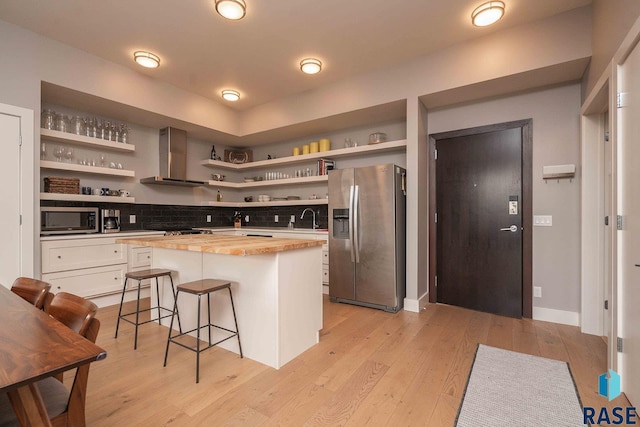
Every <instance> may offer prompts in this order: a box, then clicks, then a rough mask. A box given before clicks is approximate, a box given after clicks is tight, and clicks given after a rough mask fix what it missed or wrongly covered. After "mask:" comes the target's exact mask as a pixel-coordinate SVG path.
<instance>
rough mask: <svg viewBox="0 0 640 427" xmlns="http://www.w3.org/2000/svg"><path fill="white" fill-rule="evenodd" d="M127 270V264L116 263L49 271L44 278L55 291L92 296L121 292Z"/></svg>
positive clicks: (86, 296)
mask: <svg viewBox="0 0 640 427" xmlns="http://www.w3.org/2000/svg"><path fill="white" fill-rule="evenodd" d="M126 272H127V264H116V265H109V266H105V267H94V268H81V269H79V270H69V271H57V272H54V273H47V274H43V275H42V280H44V281H45V282H48V283H50V284H51V291H52V292H54V293H58V292H69V293H72V294H75V295H79V296H81V297H85V298H91V297H96V296H101V295H107V294H112V293H118V292H121V291H122V284H123V283H124V275H125V274H126Z"/></svg>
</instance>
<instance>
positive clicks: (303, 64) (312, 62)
mask: <svg viewBox="0 0 640 427" xmlns="http://www.w3.org/2000/svg"><path fill="white" fill-rule="evenodd" d="M300 70H302V72H303V73H305V74H317V73H319V72H320V70H322V62H320V60H319V59H315V58H306V59H303V60H302V61H300Z"/></svg>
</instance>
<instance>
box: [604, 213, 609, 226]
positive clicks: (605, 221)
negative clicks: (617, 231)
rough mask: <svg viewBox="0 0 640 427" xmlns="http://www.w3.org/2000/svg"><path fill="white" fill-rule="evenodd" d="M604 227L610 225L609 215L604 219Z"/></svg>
mask: <svg viewBox="0 0 640 427" xmlns="http://www.w3.org/2000/svg"><path fill="white" fill-rule="evenodd" d="M604 225H609V215H607V216H605V217H604Z"/></svg>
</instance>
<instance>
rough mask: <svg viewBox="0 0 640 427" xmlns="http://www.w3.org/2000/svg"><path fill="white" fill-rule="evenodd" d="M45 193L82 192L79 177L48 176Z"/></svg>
mask: <svg viewBox="0 0 640 427" xmlns="http://www.w3.org/2000/svg"><path fill="white" fill-rule="evenodd" d="M44 192H45V193H63V194H80V179H79V178H62V177H59V176H48V177H45V178H44Z"/></svg>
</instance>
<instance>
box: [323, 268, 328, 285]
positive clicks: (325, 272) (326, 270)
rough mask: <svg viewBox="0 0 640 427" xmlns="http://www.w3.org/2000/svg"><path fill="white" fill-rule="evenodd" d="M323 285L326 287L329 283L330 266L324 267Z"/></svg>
mask: <svg viewBox="0 0 640 427" xmlns="http://www.w3.org/2000/svg"><path fill="white" fill-rule="evenodd" d="M322 283H323V284H324V285H326V284H327V283H329V267H328V266H323V267H322Z"/></svg>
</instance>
